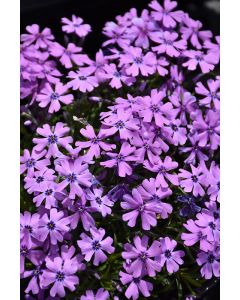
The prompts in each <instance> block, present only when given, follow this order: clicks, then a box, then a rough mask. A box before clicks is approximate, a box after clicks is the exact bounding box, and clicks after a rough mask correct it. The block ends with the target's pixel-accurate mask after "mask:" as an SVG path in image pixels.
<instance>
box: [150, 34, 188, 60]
mask: <svg viewBox="0 0 240 300" xmlns="http://www.w3.org/2000/svg"><path fill="white" fill-rule="evenodd" d="M177 38H178V34H177V33H176V32H169V31H164V32H163V33H162V34H161V35H160V36H156V38H155V37H154V38H153V41H154V42H156V43H158V44H160V45H159V46H154V47H152V50H153V51H156V52H157V53H158V54H161V53H166V54H167V55H168V56H170V57H178V56H179V55H180V53H181V51H182V50H185V49H186V47H187V42H186V41H185V40H179V41H176V39H177Z"/></svg>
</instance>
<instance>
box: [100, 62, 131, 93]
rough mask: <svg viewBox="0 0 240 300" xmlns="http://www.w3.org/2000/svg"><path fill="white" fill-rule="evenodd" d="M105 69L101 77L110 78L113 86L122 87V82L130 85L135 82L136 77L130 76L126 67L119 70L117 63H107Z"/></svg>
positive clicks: (110, 83)
mask: <svg viewBox="0 0 240 300" xmlns="http://www.w3.org/2000/svg"><path fill="white" fill-rule="evenodd" d="M103 71H104V73H101V78H104V79H107V80H110V82H109V85H110V86H111V87H112V88H115V89H120V88H121V87H122V83H124V84H126V85H127V86H130V85H132V84H133V83H134V82H135V78H134V77H130V76H128V75H127V74H126V71H125V69H124V68H122V69H121V70H118V69H117V67H116V65H115V64H109V65H105V66H104V68H103Z"/></svg>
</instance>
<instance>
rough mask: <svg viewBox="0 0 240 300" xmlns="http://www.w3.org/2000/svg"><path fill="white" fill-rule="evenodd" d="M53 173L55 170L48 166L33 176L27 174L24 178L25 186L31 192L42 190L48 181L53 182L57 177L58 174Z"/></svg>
mask: <svg viewBox="0 0 240 300" xmlns="http://www.w3.org/2000/svg"><path fill="white" fill-rule="evenodd" d="M53 174H54V170H52V169H48V168H47V167H46V168H42V169H41V170H40V171H35V172H34V175H33V176H31V177H28V176H26V177H25V178H24V182H25V185H24V188H25V189H26V190H27V191H28V193H29V194H31V193H33V192H38V191H41V190H42V188H44V187H45V185H46V184H47V183H49V182H52V181H54V180H55V179H56V176H55V175H53Z"/></svg>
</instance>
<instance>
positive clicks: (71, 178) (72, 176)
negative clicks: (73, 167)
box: [67, 173, 77, 183]
mask: <svg viewBox="0 0 240 300" xmlns="http://www.w3.org/2000/svg"><path fill="white" fill-rule="evenodd" d="M76 180H77V175H76V174H75V173H70V174H68V175H67V181H68V182H71V183H73V182H74V181H76Z"/></svg>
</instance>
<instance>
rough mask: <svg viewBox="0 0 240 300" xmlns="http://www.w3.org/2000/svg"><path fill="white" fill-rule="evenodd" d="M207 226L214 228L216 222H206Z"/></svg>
mask: <svg viewBox="0 0 240 300" xmlns="http://www.w3.org/2000/svg"><path fill="white" fill-rule="evenodd" d="M208 226H209V227H210V228H211V229H213V230H214V229H215V228H216V224H214V223H213V222H210V223H209V224H208Z"/></svg>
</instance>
